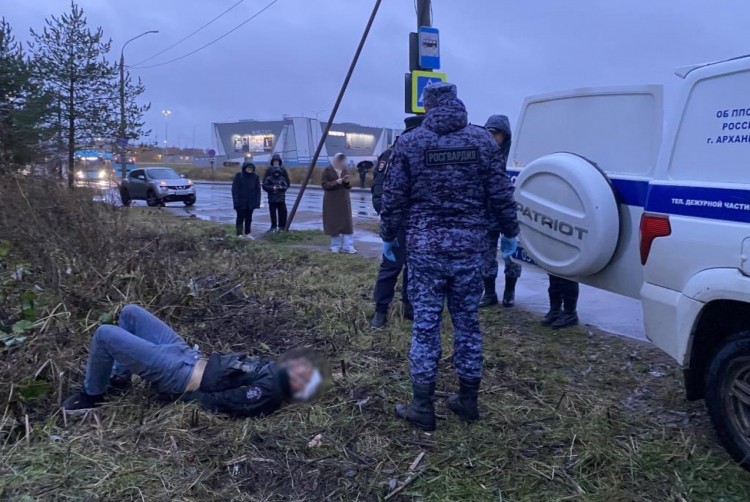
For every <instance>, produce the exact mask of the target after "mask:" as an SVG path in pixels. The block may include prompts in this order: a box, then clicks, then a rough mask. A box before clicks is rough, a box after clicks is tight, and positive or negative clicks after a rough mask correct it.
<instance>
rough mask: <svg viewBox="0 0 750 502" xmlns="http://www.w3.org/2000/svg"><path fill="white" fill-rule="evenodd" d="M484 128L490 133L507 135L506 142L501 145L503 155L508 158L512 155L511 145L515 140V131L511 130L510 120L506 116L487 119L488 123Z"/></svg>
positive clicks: (494, 116)
mask: <svg viewBox="0 0 750 502" xmlns="http://www.w3.org/2000/svg"><path fill="white" fill-rule="evenodd" d="M484 128H485V129H487V130H488V131H489V132H491V133H494V132H501V133H503V134H505V140H504V141H503V144H502V145H500V150H502V152H503V155H505V156H506V157H507V156H508V154H509V153H510V144H511V141H512V139H513V131H511V130H510V120H508V117H506V116H505V115H493V116H491V117H490V118H489V119H487V123H486V124H484Z"/></svg>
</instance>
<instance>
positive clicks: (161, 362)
mask: <svg viewBox="0 0 750 502" xmlns="http://www.w3.org/2000/svg"><path fill="white" fill-rule="evenodd" d="M199 358H200V352H199V351H197V350H196V349H193V348H191V347H190V346H188V344H187V343H186V342H185V340H183V339H182V338H180V336H179V335H178V334H177V333H175V332H174V330H172V328H170V327H169V326H167V325H166V324H165V323H163V322H162V321H160V320H159V319H157V318H156V317H154V316H153V315H152V314H150V313H149V312H147V311H145V310H144V309H142V308H141V307H138V306H136V305H127V306H126V307H125V308H123V309H122V313H121V314H120V323H119V326H110V325H106V326H101V327H99V328H98V329H97V330H96V332H95V333H94V336H93V337H92V338H91V347H90V348H89V359H88V363H87V364H86V378H85V380H84V384H83V386H84V389H85V390H86V393H87V394H90V395H98V394H103V393H105V392H106V391H107V385H108V384H109V378H110V376H117V377H128V378H129V377H130V375H131V374H132V373H135V374H137V375H139V376H140V377H141V378H143V379H144V380H146V381H147V382H149V383H151V384H152V385H153V386H154V387H155V388H156V390H157V391H158V392H160V393H167V394H181V393H182V392H184V391H185V387H187V384H188V380H189V379H190V374H191V373H192V371H193V367H194V366H195V363H196V362H197V361H198V359H199Z"/></svg>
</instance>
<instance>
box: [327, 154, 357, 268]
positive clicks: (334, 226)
mask: <svg viewBox="0 0 750 502" xmlns="http://www.w3.org/2000/svg"><path fill="white" fill-rule="evenodd" d="M321 184H322V186H323V190H325V192H324V194H323V231H324V232H325V234H326V235H328V236H330V237H331V251H332V252H334V253H346V254H355V253H356V252H357V250H356V249H354V223H353V222H352V201H351V199H350V197H349V190H351V188H352V186H351V182H350V173H349V172H348V171H347V169H346V155H344V154H343V153H337V154H336V155H334V156H333V162H331V165H330V166H328V167H326V169H325V171H323V177H322V183H321Z"/></svg>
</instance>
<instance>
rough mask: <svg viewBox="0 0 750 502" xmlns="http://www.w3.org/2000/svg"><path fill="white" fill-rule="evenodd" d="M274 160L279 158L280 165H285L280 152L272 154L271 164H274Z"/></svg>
mask: <svg viewBox="0 0 750 502" xmlns="http://www.w3.org/2000/svg"><path fill="white" fill-rule="evenodd" d="M274 160H278V161H279V167H281V166H283V165H284V161H283V160H281V155H279V154H278V153H274V154H273V155H271V165H272V166H273V161H274Z"/></svg>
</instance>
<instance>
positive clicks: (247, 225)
mask: <svg viewBox="0 0 750 502" xmlns="http://www.w3.org/2000/svg"><path fill="white" fill-rule="evenodd" d="M235 211H236V212H237V220H236V221H235V224H234V225H235V227H236V229H237V235H247V234H249V233H250V230H251V228H252V225H253V209H235Z"/></svg>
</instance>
